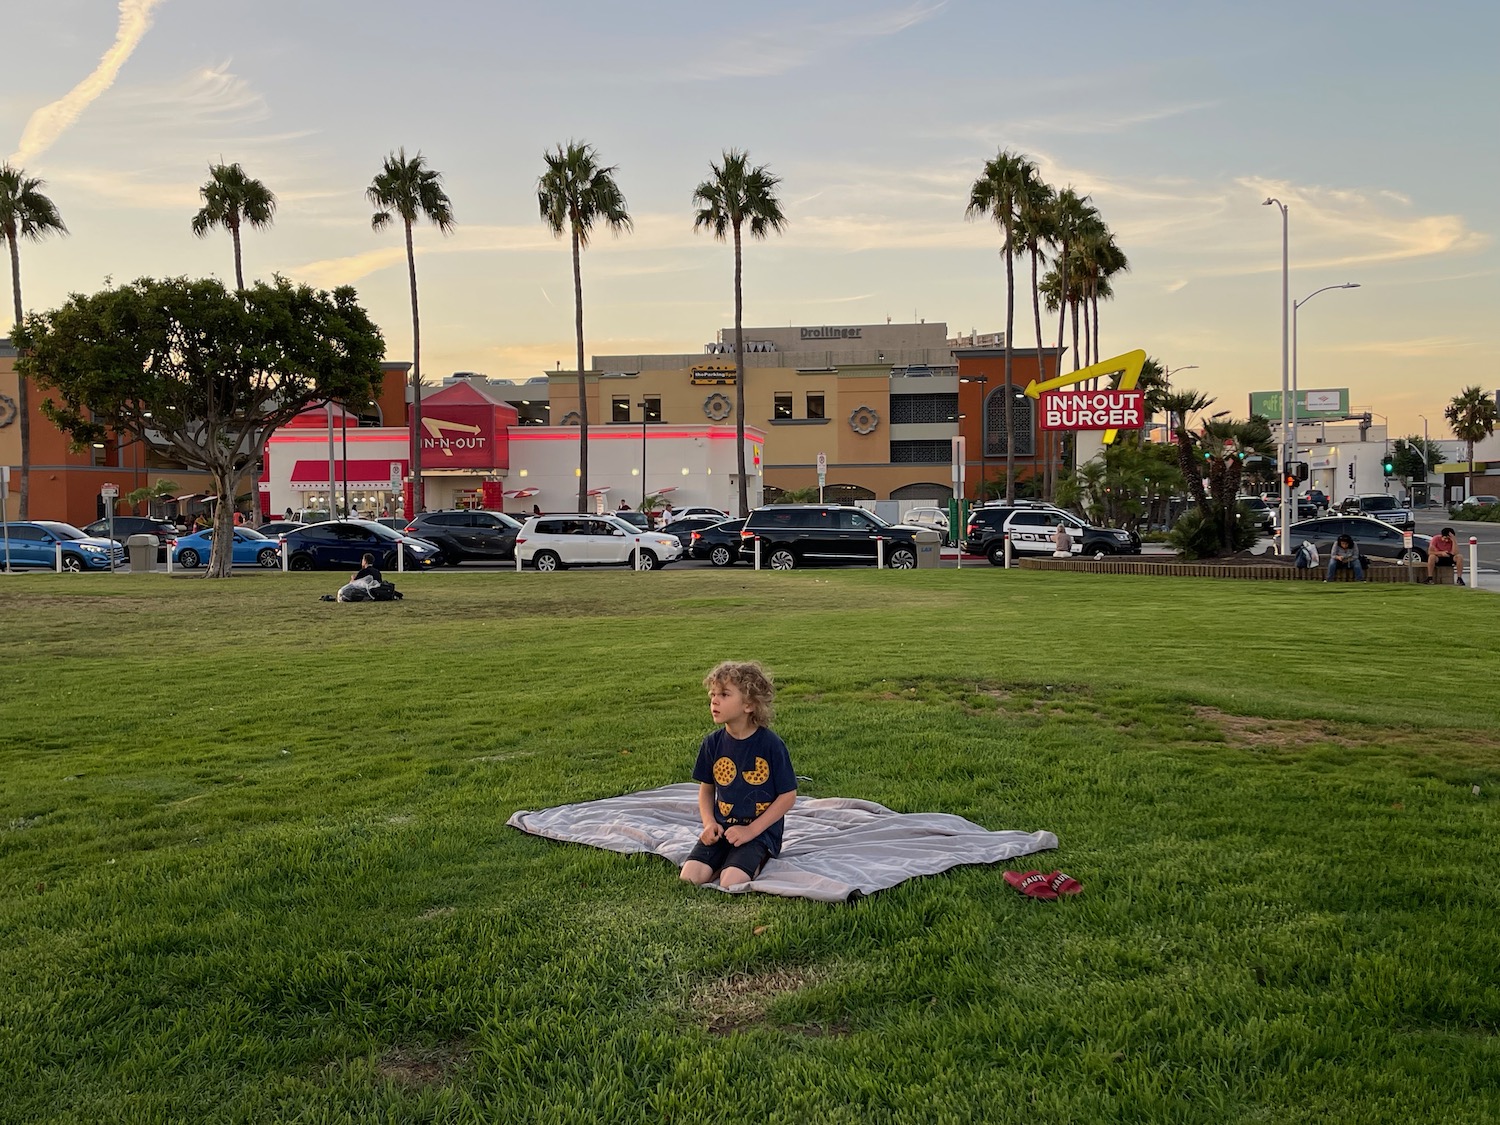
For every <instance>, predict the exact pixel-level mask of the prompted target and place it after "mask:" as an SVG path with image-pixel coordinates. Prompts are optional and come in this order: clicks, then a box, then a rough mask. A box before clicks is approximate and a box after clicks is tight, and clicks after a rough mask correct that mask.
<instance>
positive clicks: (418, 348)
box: [328, 219, 427, 519]
mask: <svg viewBox="0 0 1500 1125" xmlns="http://www.w3.org/2000/svg"><path fill="white" fill-rule="evenodd" d="M406 273H407V276H408V277H409V278H410V279H411V511H410V512H407V513H406V518H407V519H411V518H412V517H414V516H416V515H419V514H420V513H422V512H425V511H426V510H427V505H426V504H425V503H423V500H424V499H425V498H424V496H423V494H422V318H421V317H420V316H419V315H418V314H417V252H416V250H415V249H414V248H413V246H412V241H411V220H410V219H408V220H406ZM328 514H329V516H330V517H332V515H333V481H329V482H328Z"/></svg>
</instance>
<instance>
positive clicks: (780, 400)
mask: <svg viewBox="0 0 1500 1125" xmlns="http://www.w3.org/2000/svg"><path fill="white" fill-rule="evenodd" d="M791 416H792V396H791V395H790V394H777V396H776V408H775V413H773V414H772V415H771V417H773V418H790V417H791Z"/></svg>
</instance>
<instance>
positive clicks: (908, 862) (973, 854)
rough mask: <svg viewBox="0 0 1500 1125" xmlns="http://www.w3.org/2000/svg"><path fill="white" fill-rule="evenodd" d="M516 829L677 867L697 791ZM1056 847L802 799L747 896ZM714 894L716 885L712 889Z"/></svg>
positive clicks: (656, 794) (839, 895) (554, 816)
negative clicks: (642, 855)
mask: <svg viewBox="0 0 1500 1125" xmlns="http://www.w3.org/2000/svg"><path fill="white" fill-rule="evenodd" d="M506 823H507V824H509V825H510V826H511V827H512V828H519V829H520V830H521V831H522V832H529V833H531V834H532V835H533V836H545V837H546V838H547V839H549V840H562V841H565V842H568V843H573V844H588V845H590V846H592V847H596V848H605V849H607V850H609V851H612V852H624V853H626V854H633V853H636V852H652V853H654V854H656V855H659V856H661V857H662V858H663V859H669V860H671V861H672V862H673V863H674V864H676V865H677V866H679V867H681V866H682V864H683V863H685V862H686V861H687V857H688V853H689V852H690V851H692V850H693V844H694V843H696V842H697V839H698V832H699V830H700V827H701V826H700V825H699V822H698V786H697V785H696V784H695V783H693V782H685V783H682V784H679V785H664V786H662V787H661V788H660V789H645V790H642V791H641V792H639V793H626V794H624V795H623V796H619V797H606V798H604V799H603V800H600V801H584V802H582V803H580V804H576V805H558V806H556V807H555V808H550V809H542V810H540V811H539V812H529V811H525V810H522V811H519V812H517V813H516V814H515V815H513V816H512V817H511V818H510V820H508V821H506ZM1055 847H1057V837H1056V836H1054V835H1053V834H1052V833H1051V832H1013V831H1012V832H991V831H989V830H988V829H985V828H981V827H980V826H979V825H977V824H975V823H974V822H973V821H970V820H965V819H964V818H963V817H961V816H953V815H951V814H949V813H898V812H893V811H892V810H890V809H888V808H886V807H885V806H884V805H877V804H876V803H875V802H873V801H860V800H856V799H854V798H852V797H815V798H808V797H798V798H797V803H796V805H794V806H793V807H792V811H791V812H789V813H787V816H786V835H785V837H784V839H783V840H782V847H781V855H780V856H778V857H777V858H775V859H773V860H771V861H770V862H769V863H767V864H766V866H765V867H764V868H763V869H762V870H761V873H760V874H759V875H758V876H757V877H756V878H755V879H754V880H752V881H751V882H750V883H748V884H746V887H745V889H746V890H751V891H762V892H764V893H765V894H772V895H783V896H786V897H788V898H810V899H816V900H817V901H819V902H843V901H844V900H846V899H848V898H851V897H853V896H854V895H857V894H870V893H871V892H873V891H879V890H884V889H885V888H886V887H894V886H895V885H896V884H897V883H901V882H904V881H906V880H907V879H912V878H915V877H917V876H918V875H935V874H937V873H938V872H939V871H946V870H948V868H950V867H957V866H959V865H960V864H965V863H998V862H999V861H1001V860H1006V859H1014V858H1016V857H1017V856H1023V855H1030V854H1031V853H1032V852H1040V851H1046V850H1048V849H1050V848H1055ZM711 885H712V886H717V885H718V884H717V883H715V884H711Z"/></svg>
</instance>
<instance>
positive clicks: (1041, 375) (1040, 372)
mask: <svg viewBox="0 0 1500 1125" xmlns="http://www.w3.org/2000/svg"><path fill="white" fill-rule="evenodd" d="M1036 259H1037V248H1036V246H1035V245H1033V246H1032V247H1031V315H1032V316H1033V317H1034V318H1035V319H1036V377H1037V380H1038V381H1041V380H1045V379H1046V378H1047V368H1046V364H1045V361H1044V360H1043V359H1042V292H1041V290H1040V289H1038V288H1037V284H1036ZM1033 425H1034V423H1033ZM1043 445H1044V447H1045V442H1044V443H1043ZM1036 459H1037V455H1036V437H1035V432H1034V431H1033V436H1032V442H1031V483H1032V487H1033V489H1034V488H1035V486H1036V468H1037V465H1036ZM1042 491H1043V493H1046V492H1047V469H1046V464H1045V462H1044V463H1043V466H1042Z"/></svg>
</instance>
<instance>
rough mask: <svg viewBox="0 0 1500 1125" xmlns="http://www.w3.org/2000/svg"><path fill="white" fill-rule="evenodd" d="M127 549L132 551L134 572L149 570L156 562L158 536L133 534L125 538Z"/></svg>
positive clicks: (131, 565)
mask: <svg viewBox="0 0 1500 1125" xmlns="http://www.w3.org/2000/svg"><path fill="white" fill-rule="evenodd" d="M125 549H126V550H127V551H129V552H130V570H131V572H132V573H138V572H142V571H149V570H151V568H152V567H153V566H155V564H156V536H154V535H132V536H131V537H130V538H129V539H127V540H125Z"/></svg>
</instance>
